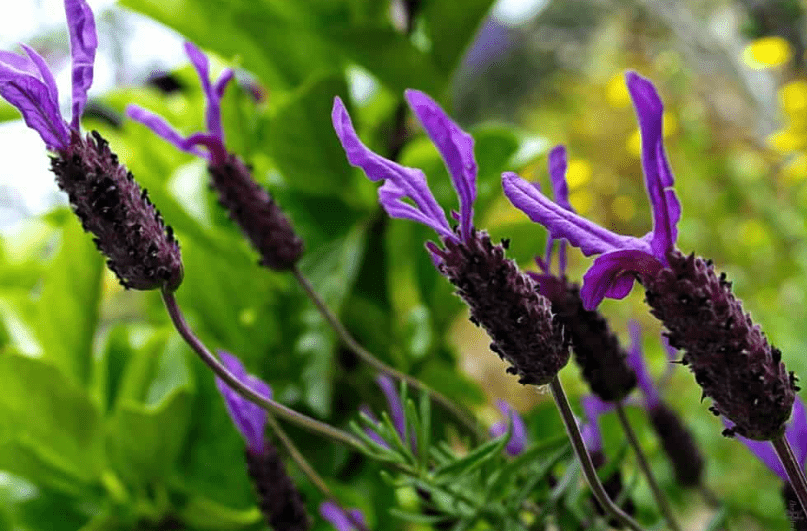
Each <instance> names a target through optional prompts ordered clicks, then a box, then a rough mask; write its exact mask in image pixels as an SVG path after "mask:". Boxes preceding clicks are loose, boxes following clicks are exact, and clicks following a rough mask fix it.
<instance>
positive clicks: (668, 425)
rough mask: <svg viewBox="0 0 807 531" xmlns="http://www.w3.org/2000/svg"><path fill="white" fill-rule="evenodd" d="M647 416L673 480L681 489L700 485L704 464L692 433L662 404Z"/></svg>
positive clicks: (651, 410)
mask: <svg viewBox="0 0 807 531" xmlns="http://www.w3.org/2000/svg"><path fill="white" fill-rule="evenodd" d="M648 415H649V416H650V422H651V423H652V425H653V430H655V432H656V434H657V435H658V437H659V440H660V441H661V447H662V448H664V453H666V454H667V457H668V458H669V459H670V463H671V464H672V468H673V472H674V473H675V480H676V481H677V482H678V484H679V485H681V486H683V487H696V486H698V485H700V482H701V478H702V477H703V469H704V465H705V462H704V459H703V454H702V453H701V451H700V449H699V448H698V445H697V444H695V438H694V437H693V436H692V433H691V432H690V431H689V430H688V429H687V427H686V426H685V425H684V424H683V423H682V422H681V419H680V418H679V417H678V415H677V414H676V413H675V412H674V411H672V410H671V409H670V408H668V407H667V406H665V405H664V404H661V403H660V404H658V405H657V406H656V407H654V408H652V409H650V410H649V411H648Z"/></svg>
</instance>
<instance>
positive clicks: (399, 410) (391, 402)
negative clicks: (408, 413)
mask: <svg viewBox="0 0 807 531" xmlns="http://www.w3.org/2000/svg"><path fill="white" fill-rule="evenodd" d="M375 381H376V383H377V384H378V386H379V387H380V388H381V391H382V392H383V393H384V397H385V398H386V399H387V407H388V408H389V414H390V418H391V419H392V424H393V425H394V426H395V430H396V431H397V432H398V435H400V436H401V439H403V438H404V437H406V417H405V416H404V406H403V402H401V395H399V394H398V389H397V385H396V384H395V381H394V380H393V379H392V378H390V377H389V376H386V375H384V374H381V375H379V376H378V377H377V378H376V379H375Z"/></svg>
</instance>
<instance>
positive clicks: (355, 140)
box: [331, 97, 457, 240]
mask: <svg viewBox="0 0 807 531" xmlns="http://www.w3.org/2000/svg"><path fill="white" fill-rule="evenodd" d="M331 119H332V121H333V127H334V130H335V131H336V136H337V137H339V141H340V142H341V143H342V147H343V148H344V150H345V154H346V155H347V160H348V162H350V164H352V165H353V166H356V167H358V168H361V169H362V170H364V173H365V174H366V175H367V177H368V178H369V179H370V180H371V181H380V180H386V181H387V183H392V185H387V188H386V189H385V191H384V194H387V195H386V196H385V197H386V198H393V199H389V202H390V203H393V205H392V206H393V209H394V211H396V212H399V213H401V214H402V215H403V214H406V216H405V217H407V219H415V218H413V217H412V212H411V210H414V209H416V210H418V211H419V212H420V213H421V214H422V215H423V217H419V218H418V221H421V222H423V223H426V224H427V225H428V226H430V227H432V228H433V229H434V230H435V231H437V233H438V234H440V235H441V236H443V237H444V238H449V239H453V240H456V239H457V238H456V236H455V235H454V233H453V232H452V231H451V227H450V226H449V225H448V219H447V218H446V214H445V211H443V209H442V208H441V207H440V205H439V204H437V200H435V199H434V196H433V195H432V193H431V190H429V187H428V185H427V184H426V176H425V175H424V174H423V172H422V171H420V170H416V169H414V168H407V167H405V166H401V165H400V164H397V163H395V162H393V161H391V160H388V159H385V158H384V157H382V156H380V155H377V154H376V153H373V152H372V151H371V150H370V149H369V148H367V146H365V145H364V144H363V143H362V141H361V140H359V137H358V135H357V134H356V130H355V129H354V128H353V123H352V122H351V120H350V116H349V115H348V113H347V109H345V106H344V104H343V103H342V100H341V99H339V97H336V98H335V99H334V103H333V112H332V113H331ZM382 188H383V187H382ZM402 197H406V198H408V199H411V200H412V201H413V202H414V207H413V209H403V208H401V207H400V205H401V204H406V203H403V201H400V198H402ZM382 205H383V206H384V208H388V207H389V205H387V204H384V203H383V202H382ZM410 206H411V205H410ZM390 215H392V214H390ZM423 220H429V221H428V222H425V221H423Z"/></svg>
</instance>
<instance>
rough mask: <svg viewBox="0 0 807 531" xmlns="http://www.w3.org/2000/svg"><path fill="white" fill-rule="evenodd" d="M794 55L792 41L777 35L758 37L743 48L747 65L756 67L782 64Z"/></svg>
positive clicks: (770, 66) (773, 66) (761, 67)
mask: <svg viewBox="0 0 807 531" xmlns="http://www.w3.org/2000/svg"><path fill="white" fill-rule="evenodd" d="M792 57H793V50H792V49H791V47H790V43H788V42H787V41H786V40H785V39H783V38H782V37H778V36H775V35H774V36H770V37H762V38H760V39H756V40H755V41H753V42H751V44H749V45H748V46H746V47H745V50H743V62H744V63H745V66H747V67H748V68H754V69H763V68H775V67H777V66H782V65H783V64H785V63H787V62H788V61H790V59H791V58H792Z"/></svg>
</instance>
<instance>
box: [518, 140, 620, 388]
mask: <svg viewBox="0 0 807 531" xmlns="http://www.w3.org/2000/svg"><path fill="white" fill-rule="evenodd" d="M566 166H567V164H566V149H565V148H563V146H557V147H555V148H554V149H553V150H552V151H550V153H549V176H550V179H551V182H552V189H553V192H554V196H555V203H557V204H558V205H560V206H562V207H563V208H565V209H566V210H568V211H570V212H574V210H573V209H572V205H571V204H570V203H569V187H568V186H567V184H566ZM535 186H536V187H537V184H536V185H535ZM553 243H554V239H553V238H552V236H549V237H548V238H547V246H546V256H545V258H544V259H541V258H539V257H536V259H535V261H536V263H537V264H538V267H540V268H541V270H542V273H540V274H539V273H527V274H528V275H530V277H531V278H532V279H533V280H535V281H536V283H537V284H538V290H539V291H540V293H541V295H543V296H544V297H546V298H547V299H549V301H550V302H551V303H552V311H553V312H554V313H555V315H556V317H557V319H558V320H559V321H560V322H561V323H562V324H563V326H564V329H565V331H566V333H567V334H568V335H569V338H570V339H571V344H572V349H573V351H574V359H575V361H576V362H577V365H578V366H580V370H581V371H582V372H583V378H584V379H585V380H586V382H588V385H589V387H590V388H591V391H592V392H593V393H594V394H595V395H596V396H598V397H599V398H601V399H602V400H605V401H606V402H617V401H620V400H622V399H623V398H625V397H626V396H627V395H628V393H630V392H631V390H633V388H634V387H635V386H636V375H635V374H633V370H631V368H630V367H628V365H627V363H626V361H625V358H626V353H625V351H624V349H623V348H622V347H621V346H620V344H619V340H618V339H617V337H616V335H615V334H614V333H613V332H612V331H611V329H610V327H609V326H608V320H607V319H605V317H603V315H602V314H600V313H599V312H597V311H596V310H588V309H586V307H585V305H584V304H583V300H582V299H581V298H580V287H579V286H578V285H577V284H575V283H573V282H569V280H568V279H567V278H566V240H561V241H560V243H559V246H558V269H559V272H558V275H553V274H552V273H551V268H550V266H551V263H552V249H553Z"/></svg>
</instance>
